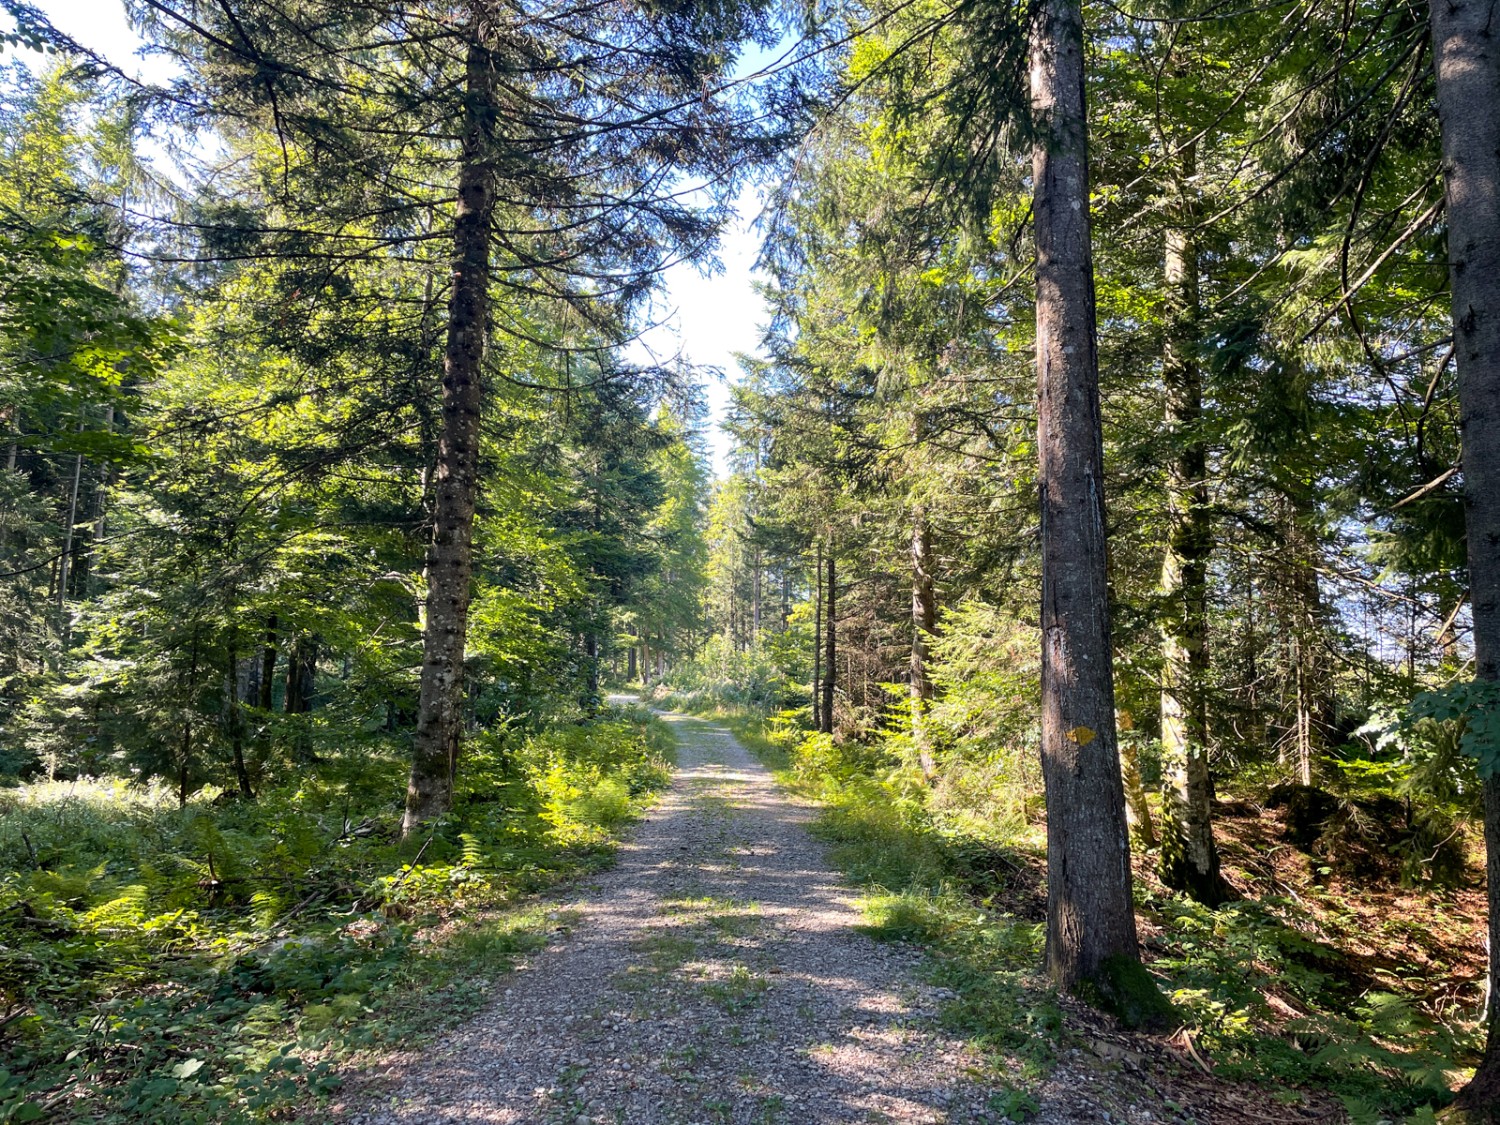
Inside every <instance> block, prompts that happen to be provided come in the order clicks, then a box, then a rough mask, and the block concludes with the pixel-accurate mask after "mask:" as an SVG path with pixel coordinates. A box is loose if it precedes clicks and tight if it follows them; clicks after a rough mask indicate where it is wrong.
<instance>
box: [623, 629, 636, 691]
mask: <svg viewBox="0 0 1500 1125" xmlns="http://www.w3.org/2000/svg"><path fill="white" fill-rule="evenodd" d="M630 635H631V636H632V637H633V636H635V630H634V629H632V630H630ZM635 657H636V648H635V645H631V646H630V647H629V648H628V649H626V650H625V680H626V682H627V683H632V684H633V683H635V677H636V675H637V672H636V665H635Z"/></svg>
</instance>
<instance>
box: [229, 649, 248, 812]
mask: <svg viewBox="0 0 1500 1125" xmlns="http://www.w3.org/2000/svg"><path fill="white" fill-rule="evenodd" d="M225 665H226V666H225V669H224V671H225V678H224V725H225V726H226V727H227V728H228V734H229V746H230V749H231V751H232V752H233V754H234V778H235V781H236V782H238V784H239V787H240V795H241V796H242V797H253V796H255V793H254V791H253V790H252V789H251V788H250V771H249V770H248V769H247V768H246V766H245V716H244V713H243V712H242V711H241V710H240V658H239V654H238V653H237V652H236V651H235V649H234V646H233V645H231V646H230V647H229V652H228V658H227V660H226V661H225Z"/></svg>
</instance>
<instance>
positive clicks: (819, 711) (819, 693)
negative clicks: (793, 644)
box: [812, 539, 823, 730]
mask: <svg viewBox="0 0 1500 1125" xmlns="http://www.w3.org/2000/svg"><path fill="white" fill-rule="evenodd" d="M812 720H813V729H814V730H822V729H823V541H822V540H821V539H820V540H818V542H817V545H816V547H815V549H814V552H813V667H812Z"/></svg>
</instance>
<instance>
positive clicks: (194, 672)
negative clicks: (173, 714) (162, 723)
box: [177, 628, 198, 808]
mask: <svg viewBox="0 0 1500 1125" xmlns="http://www.w3.org/2000/svg"><path fill="white" fill-rule="evenodd" d="M186 694H187V706H186V707H185V708H184V711H185V712H186V717H185V718H184V719H183V721H182V743H181V745H180V746H179V747H178V752H177V755H178V756H177V807H178V808H185V807H186V806H187V803H188V798H189V797H190V796H192V789H191V785H192V777H193V711H192V708H193V700H194V699H195V698H196V696H197V694H198V630H197V629H196V628H194V630H193V640H192V646H191V649H190V654H189V656H188V678H187V693H186Z"/></svg>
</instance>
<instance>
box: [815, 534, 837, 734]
mask: <svg viewBox="0 0 1500 1125" xmlns="http://www.w3.org/2000/svg"><path fill="white" fill-rule="evenodd" d="M825 565H826V566H827V568H828V592H827V594H825V595H824V596H825V599H826V602H825V605H824V610H823V617H824V621H823V709H822V712H821V715H820V717H821V719H822V726H820V727H819V728H818V729H819V730H821V731H822V732H823V733H824V734H832V733H833V692H834V689H835V688H836V687H837V686H838V673H837V672H836V671H835V661H837V660H838V656H839V644H838V589H839V586H838V568H837V565H836V564H835V562H834V558H833V550H832V548H831V547H830V549H829V551H828V559H827V561H826V562H825Z"/></svg>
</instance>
